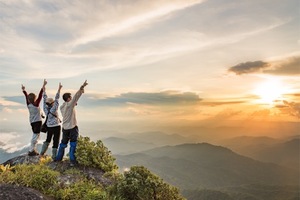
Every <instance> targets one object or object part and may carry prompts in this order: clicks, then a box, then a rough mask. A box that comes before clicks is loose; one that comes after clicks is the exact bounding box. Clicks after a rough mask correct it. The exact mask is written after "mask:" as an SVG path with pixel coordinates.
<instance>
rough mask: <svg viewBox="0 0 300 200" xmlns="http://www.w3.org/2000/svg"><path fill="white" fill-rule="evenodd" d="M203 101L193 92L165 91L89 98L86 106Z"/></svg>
mask: <svg viewBox="0 0 300 200" xmlns="http://www.w3.org/2000/svg"><path fill="white" fill-rule="evenodd" d="M200 101H202V99H201V98H200V97H199V96H198V94H196V93H193V92H178V91H163V92H158V93H146V92H140V93H139V92H130V93H123V94H120V95H117V96H114V97H107V98H102V99H97V98H89V99H87V100H86V101H85V102H84V104H87V105H94V106H97V105H98V106H110V105H128V104H131V105H132V104H144V105H170V106H172V105H184V104H187V105H188V104H196V103H199V102H200Z"/></svg>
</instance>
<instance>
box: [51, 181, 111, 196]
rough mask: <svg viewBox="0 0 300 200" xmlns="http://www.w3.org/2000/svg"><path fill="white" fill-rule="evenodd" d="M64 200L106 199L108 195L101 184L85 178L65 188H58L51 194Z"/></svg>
mask: <svg viewBox="0 0 300 200" xmlns="http://www.w3.org/2000/svg"><path fill="white" fill-rule="evenodd" d="M53 196H54V197H55V198H56V199H64V200H107V199H108V196H107V194H106V192H105V190H104V189H103V188H102V186H101V185H99V184H96V183H94V182H93V181H88V180H86V179H83V180H80V181H78V182H76V183H73V184H71V185H69V186H67V187H65V188H59V189H58V190H57V191H56V192H55V194H54V195H53Z"/></svg>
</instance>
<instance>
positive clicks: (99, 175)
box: [0, 154, 112, 200]
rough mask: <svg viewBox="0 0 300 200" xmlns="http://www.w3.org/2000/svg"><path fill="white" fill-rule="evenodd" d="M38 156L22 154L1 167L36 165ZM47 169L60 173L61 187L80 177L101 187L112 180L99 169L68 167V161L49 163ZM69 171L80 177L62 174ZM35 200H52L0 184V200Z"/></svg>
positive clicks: (19, 188) (36, 192) (32, 190)
mask: <svg viewBox="0 0 300 200" xmlns="http://www.w3.org/2000/svg"><path fill="white" fill-rule="evenodd" d="M40 158H41V157H40V156H28V155H27V154H23V155H20V156H17V157H15V158H12V159H10V160H7V161H6V162H4V163H2V165H7V164H9V165H10V166H15V165H17V164H38V163H39V162H40ZM47 166H48V167H49V168H51V169H52V170H55V171H58V172H60V176H59V177H58V181H59V183H60V184H62V185H69V184H72V183H74V182H76V181H78V179H80V178H81V177H82V176H84V177H86V178H87V179H90V180H91V179H92V180H94V181H96V182H98V183H101V184H102V185H110V184H112V180H110V179H109V178H106V177H104V176H103V174H104V172H103V171H101V170H100V169H96V168H91V167H84V166H81V165H79V164H78V165H75V166H70V162H69V161H68V160H65V161H60V162H50V163H48V164H47ZM69 169H77V170H79V171H80V175H78V174H76V173H75V174H64V172H65V171H66V170H69ZM18 199H22V200H36V199H46V200H52V199H53V198H50V197H47V196H45V195H43V194H41V193H40V192H39V191H37V190H34V189H32V188H27V187H22V186H17V185H10V184H0V200H18Z"/></svg>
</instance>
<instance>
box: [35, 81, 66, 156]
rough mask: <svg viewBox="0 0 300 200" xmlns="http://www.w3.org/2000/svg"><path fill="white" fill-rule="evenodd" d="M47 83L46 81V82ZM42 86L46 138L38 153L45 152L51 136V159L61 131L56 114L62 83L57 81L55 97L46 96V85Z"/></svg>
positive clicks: (55, 150) (55, 151)
mask: <svg viewBox="0 0 300 200" xmlns="http://www.w3.org/2000/svg"><path fill="white" fill-rule="evenodd" d="M46 84H47V82H46ZM45 86H46V85H45ZM45 86H44V88H43V90H44V94H43V99H44V106H43V109H44V112H45V114H46V124H47V127H48V129H47V138H46V141H45V142H44V143H43V146H42V149H41V152H40V155H42V156H43V155H44V154H45V152H46V151H47V149H48V146H49V144H50V142H51V140H52V137H53V145H52V159H53V160H55V159H56V155H57V149H58V144H59V139H60V132H61V126H60V123H61V120H60V119H59V116H58V106H59V97H60V90H61V88H62V84H61V83H59V85H58V90H57V93H56V95H55V99H53V98H51V97H48V95H47V93H46V87H45Z"/></svg>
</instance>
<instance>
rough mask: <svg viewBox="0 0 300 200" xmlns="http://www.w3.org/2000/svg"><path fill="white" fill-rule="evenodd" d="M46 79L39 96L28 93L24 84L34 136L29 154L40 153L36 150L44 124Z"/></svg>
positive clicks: (23, 88)
mask: <svg viewBox="0 0 300 200" xmlns="http://www.w3.org/2000/svg"><path fill="white" fill-rule="evenodd" d="M46 83H47V82H46V80H45V79H44V83H43V87H42V88H41V90H40V92H39V95H38V97H37V98H36V95H35V94H34V93H29V94H27V91H26V89H25V86H24V85H23V84H22V87H21V88H22V91H23V93H24V95H25V99H26V105H27V108H28V111H29V122H30V125H31V129H32V132H33V134H32V138H31V141H30V147H29V152H28V155H29V156H37V155H39V153H38V152H37V150H36V146H37V142H38V139H39V136H40V132H41V126H42V113H41V109H40V102H41V99H42V94H43V88H44V87H45V85H46Z"/></svg>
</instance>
